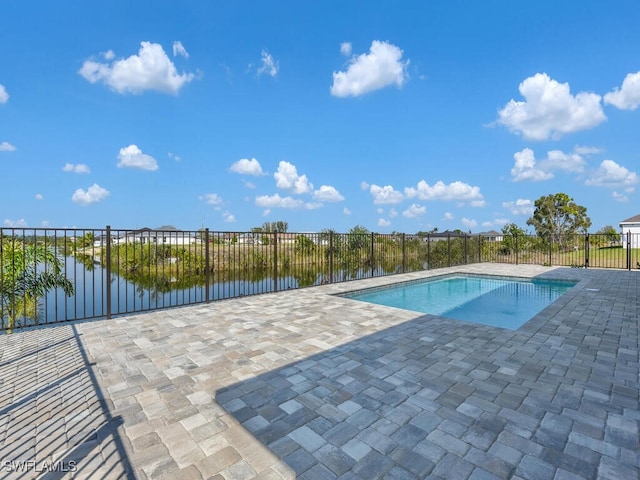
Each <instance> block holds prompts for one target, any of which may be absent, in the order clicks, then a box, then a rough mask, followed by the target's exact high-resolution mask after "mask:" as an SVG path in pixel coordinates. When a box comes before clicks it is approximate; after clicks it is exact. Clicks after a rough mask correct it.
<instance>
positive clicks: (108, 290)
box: [105, 225, 111, 320]
mask: <svg viewBox="0 0 640 480" xmlns="http://www.w3.org/2000/svg"><path fill="white" fill-rule="evenodd" d="M106 241H107V247H106V254H105V262H106V276H107V278H106V280H105V282H106V284H105V285H106V286H105V297H106V302H107V320H108V319H110V318H111V226H110V225H107V240H106Z"/></svg>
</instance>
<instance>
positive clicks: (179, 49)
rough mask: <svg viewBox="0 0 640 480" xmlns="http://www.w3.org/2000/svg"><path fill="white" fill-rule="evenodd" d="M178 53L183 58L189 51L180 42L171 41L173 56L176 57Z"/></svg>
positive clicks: (187, 56)
mask: <svg viewBox="0 0 640 480" xmlns="http://www.w3.org/2000/svg"><path fill="white" fill-rule="evenodd" d="M178 55H180V56H182V57H184V58H189V53H188V52H187V50H186V49H185V48H184V46H183V45H182V42H179V41H176V42H173V56H174V57H177V56H178Z"/></svg>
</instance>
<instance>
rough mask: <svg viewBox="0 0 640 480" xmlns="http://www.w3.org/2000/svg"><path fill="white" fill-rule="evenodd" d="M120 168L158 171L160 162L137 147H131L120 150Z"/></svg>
mask: <svg viewBox="0 0 640 480" xmlns="http://www.w3.org/2000/svg"><path fill="white" fill-rule="evenodd" d="M118 160H120V161H119V162H118V168H125V167H127V168H139V169H141V170H151V171H153V170H158V162H157V161H156V159H155V158H153V157H152V156H150V155H147V154H144V153H142V150H140V149H139V148H138V146H137V145H129V146H128V147H123V148H121V149H120V153H119V154H118Z"/></svg>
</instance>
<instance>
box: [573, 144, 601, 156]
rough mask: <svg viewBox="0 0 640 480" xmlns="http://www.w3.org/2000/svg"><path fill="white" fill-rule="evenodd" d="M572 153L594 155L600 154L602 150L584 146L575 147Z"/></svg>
mask: <svg viewBox="0 0 640 480" xmlns="http://www.w3.org/2000/svg"><path fill="white" fill-rule="evenodd" d="M573 151H574V152H575V153H577V154H578V155H595V154H597V153H602V152H603V151H604V150H603V149H602V148H598V147H587V146H585V145H576V146H575V147H573Z"/></svg>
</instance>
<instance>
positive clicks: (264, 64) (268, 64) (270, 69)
mask: <svg viewBox="0 0 640 480" xmlns="http://www.w3.org/2000/svg"><path fill="white" fill-rule="evenodd" d="M260 63H261V65H260V68H258V75H269V76H270V77H275V76H276V75H278V70H279V69H280V65H279V64H278V62H277V61H275V60H274V59H273V56H272V55H271V54H270V53H269V52H267V51H266V50H262V55H261V57H260Z"/></svg>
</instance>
